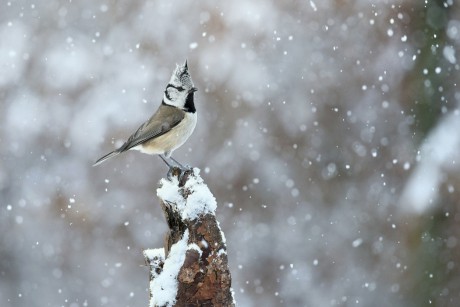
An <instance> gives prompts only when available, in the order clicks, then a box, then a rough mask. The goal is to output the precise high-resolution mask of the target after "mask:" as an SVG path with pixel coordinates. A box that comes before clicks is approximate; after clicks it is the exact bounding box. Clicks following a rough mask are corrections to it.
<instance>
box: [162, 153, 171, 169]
mask: <svg viewBox="0 0 460 307" xmlns="http://www.w3.org/2000/svg"><path fill="white" fill-rule="evenodd" d="M159 156H160V158H161V160H163V162H164V163H166V165H167V166H169V168H172V165H171V164H170V163H169V162H168V161H166V159H165V157H163V155H159Z"/></svg>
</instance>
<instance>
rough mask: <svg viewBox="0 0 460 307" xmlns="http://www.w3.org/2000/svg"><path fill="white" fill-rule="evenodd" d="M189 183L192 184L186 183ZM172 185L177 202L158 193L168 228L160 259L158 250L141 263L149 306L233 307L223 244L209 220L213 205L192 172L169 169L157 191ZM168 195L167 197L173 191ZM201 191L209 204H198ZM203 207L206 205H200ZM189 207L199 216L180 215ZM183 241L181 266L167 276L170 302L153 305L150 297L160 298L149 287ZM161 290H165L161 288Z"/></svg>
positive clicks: (213, 218) (196, 173)
mask: <svg viewBox="0 0 460 307" xmlns="http://www.w3.org/2000/svg"><path fill="white" fill-rule="evenodd" d="M189 180H193V182H191V183H190V182H189V183H187V182H188V181H189ZM173 181H174V182H176V184H177V195H179V196H180V197H182V198H180V197H179V198H177V195H176V194H174V193H173V194H172V195H173V196H171V197H170V198H172V199H164V198H162V196H160V193H159V197H160V204H161V207H162V209H163V212H164V214H165V217H166V222H167V224H168V227H169V231H168V233H167V235H166V238H165V247H164V254H162V253H161V250H155V251H156V253H155V252H153V253H150V254H149V253H148V251H145V252H144V256H145V260H146V263H147V264H148V265H149V266H150V284H151V287H150V297H151V304H150V306H177V307H181V306H187V307H194V306H196V307H198V306H215V307H220V306H222V307H224V306H225V307H227V306H235V302H234V299H233V292H232V289H231V275H230V270H229V268H228V259H227V248H226V245H225V238H224V235H223V233H222V231H221V230H220V227H219V224H218V222H217V220H216V216H215V214H214V210H215V205H214V207H213V204H212V203H213V202H215V199H214V198H213V196H212V194H211V193H210V192H209V190H208V188H207V186H206V185H205V184H204V182H203V181H202V179H201V177H199V170H198V169H194V170H190V171H185V172H182V171H181V170H180V169H179V168H173V170H172V178H171V180H169V181H168V182H167V181H165V179H163V180H162V182H161V186H160V188H159V189H162V186H163V185H165V184H168V185H170V184H171V182H173ZM168 189H169V190H168V191H171V190H173V189H174V186H172V189H171V186H170V187H168ZM203 189H205V190H206V191H205V193H204V194H205V195H210V196H211V198H206V197H201V198H200V197H199V196H201V194H200V195H196V194H197V193H198V194H199V193H201V191H202V190H203ZM206 193H208V194H206ZM194 194H195V195H194ZM191 195H194V196H193V197H191ZM197 196H198V197H197ZM163 197H164V196H163ZM203 202H209V203H210V204H206V203H205V204H203ZM198 203H199V204H198ZM193 206H197V208H198V209H199V210H201V211H199V212H197V213H196V214H195V212H194V213H193V214H190V213H189V214H188V215H187V214H186V213H184V212H186V210H190V209H191V208H192V207H193ZM210 208H211V209H210ZM212 208H214V209H212ZM192 209H193V208H192ZM192 211H193V210H192ZM184 236H188V239H187V242H186V246H187V248H186V249H184V254H185V256H184V257H183V258H181V259H184V260H183V263H182V264H181V266H180V269H179V271H178V272H177V275H176V276H171V278H175V279H176V281H177V293H176V296H175V299H174V300H172V301H169V302H163V303H162V305H158V304H157V302H158V300H156V295H160V294H158V293H154V291H155V287H152V283H154V282H155V279H156V278H158V277H159V276H160V275H161V274H162V273H164V272H163V268H164V267H166V266H165V264H166V263H167V262H168V261H169V258H170V257H169V256H170V254H171V258H172V257H173V256H172V252H171V249H172V248H173V246H174V245H175V244H177V245H179V244H180V241H181V240H184ZM184 244H185V243H184ZM174 253H175V255H174V257H176V258H175V259H178V258H177V256H176V254H177V252H174ZM171 261H177V260H171ZM167 274H170V273H167ZM164 286H165V287H167V285H166V284H165V285H164ZM161 289H163V286H161Z"/></svg>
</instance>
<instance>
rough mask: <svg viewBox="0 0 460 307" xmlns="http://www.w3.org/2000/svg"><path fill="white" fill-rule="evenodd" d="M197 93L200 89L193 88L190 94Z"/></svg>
mask: <svg viewBox="0 0 460 307" xmlns="http://www.w3.org/2000/svg"><path fill="white" fill-rule="evenodd" d="M197 91H198V89H197V88H196V87H192V89H191V90H190V91H189V93H195V92H197Z"/></svg>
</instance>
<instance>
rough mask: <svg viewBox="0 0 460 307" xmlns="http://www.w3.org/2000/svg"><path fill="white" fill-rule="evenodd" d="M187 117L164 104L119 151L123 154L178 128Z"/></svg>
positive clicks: (178, 110)
mask: <svg viewBox="0 0 460 307" xmlns="http://www.w3.org/2000/svg"><path fill="white" fill-rule="evenodd" d="M184 117H185V112H184V111H182V110H180V109H178V108H176V107H172V106H168V105H165V104H162V105H161V106H160V107H159V108H158V110H157V111H156V112H155V114H153V115H152V117H151V118H150V119H149V120H148V121H146V122H145V123H143V124H142V125H141V126H140V127H139V128H138V129H137V130H136V132H134V133H133V134H132V135H131V136H130V137H129V138H128V140H127V141H126V142H125V143H124V144H123V145H122V146H121V147H120V148H119V149H118V150H117V151H118V152H123V151H126V150H129V149H131V148H133V147H136V146H137V145H140V144H142V143H144V142H147V141H149V140H151V139H153V138H157V137H159V136H160V135H163V134H165V133H166V132H168V131H170V130H171V129H172V128H174V127H175V126H177V125H178V124H179V123H180V122H181V120H182V119H183V118H184Z"/></svg>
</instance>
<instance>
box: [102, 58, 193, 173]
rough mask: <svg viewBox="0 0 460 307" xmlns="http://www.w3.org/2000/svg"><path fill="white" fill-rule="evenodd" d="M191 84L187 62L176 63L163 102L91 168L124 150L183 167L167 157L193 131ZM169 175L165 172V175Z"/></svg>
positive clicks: (170, 166) (185, 168)
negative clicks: (157, 156) (125, 138)
mask: <svg viewBox="0 0 460 307" xmlns="http://www.w3.org/2000/svg"><path fill="white" fill-rule="evenodd" d="M196 91H197V88H196V87H195V86H194V85H193V81H192V77H191V76H190V73H189V71H188V65H187V60H185V62H184V64H182V65H180V64H176V68H175V70H174V72H173V74H172V76H171V79H170V80H169V83H168V85H167V86H166V89H165V91H164V94H163V100H162V102H161V104H160V106H159V107H158V109H157V110H156V112H155V113H154V114H153V115H152V116H151V117H150V118H149V119H148V120H147V121H146V122H144V123H143V124H142V125H141V126H140V127H139V128H138V129H137V130H136V132H134V133H133V134H132V135H131V136H130V137H129V138H128V140H127V141H126V142H124V143H123V145H121V146H120V147H119V148H118V149H115V150H114V151H112V152H110V153H108V154H106V155H104V156H102V157H101V158H99V159H98V160H97V161H96V162H95V163H94V164H93V166H97V165H99V164H101V163H103V162H104V161H106V160H107V159H110V158H112V157H115V156H117V155H119V154H121V153H122V152H125V151H128V150H138V151H140V152H142V153H146V154H150V155H159V156H160V158H161V159H162V160H163V161H164V162H165V163H166V164H167V165H168V166H169V169H170V172H171V170H172V167H173V166H174V164H175V165H176V166H178V167H179V168H180V169H181V170H187V169H189V168H187V167H184V166H183V165H182V164H180V163H179V162H178V161H177V160H175V159H174V158H173V157H172V156H171V154H172V152H173V151H174V150H176V149H177V148H179V147H180V146H182V145H183V144H184V143H185V142H186V141H187V139H188V138H189V137H190V135H191V134H192V133H193V130H195V126H196V122H197V112H196V108H195V101H194V94H195V92H196ZM168 175H169V173H168Z"/></svg>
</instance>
